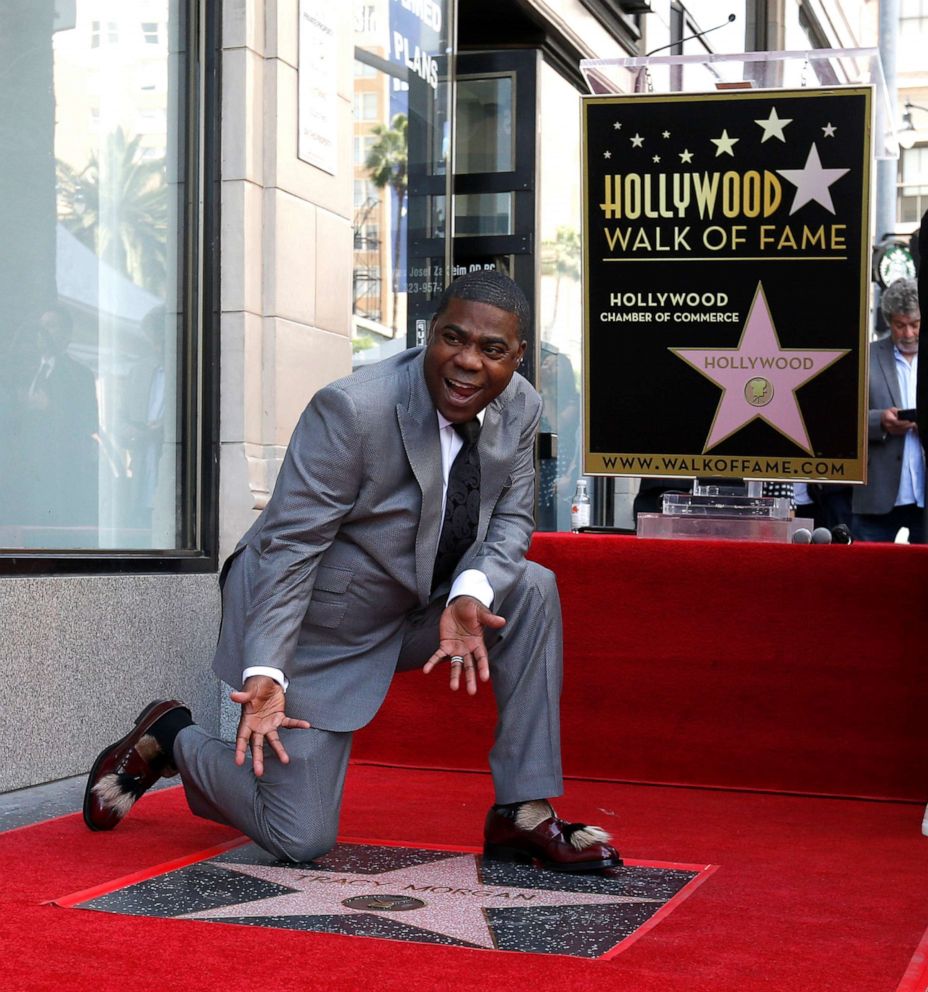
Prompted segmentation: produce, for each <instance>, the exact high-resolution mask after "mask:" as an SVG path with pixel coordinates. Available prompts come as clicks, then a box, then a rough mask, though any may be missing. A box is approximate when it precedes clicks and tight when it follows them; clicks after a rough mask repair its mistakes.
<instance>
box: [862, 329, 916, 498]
mask: <svg viewBox="0 0 928 992" xmlns="http://www.w3.org/2000/svg"><path fill="white" fill-rule="evenodd" d="M869 391H870V402H869V407H870V413H869V415H868V424H867V435H868V439H869V451H868V454H867V484H866V485H865V486H855V487H854V493H853V496H852V498H851V508H852V509H853V511H854V513H889V512H890V511H891V510H892V508H893V506H894V505H895V502H896V495H897V494H898V492H899V480H900V478H901V476H902V449H903V447H904V446H905V438H904V437H902V436H901V435H900V436H896V435H894V434H885V433H884V432H883V428H882V427H881V426H880V414H881V413H882V412H883V411H884V410H886V409H887V408H888V407H891V406H895V407H902V406H903V405H904V404H903V402H902V396H901V394H900V392H899V380H898V378H897V377H896V360H895V358H894V357H893V342H892V339H891V338H884V339H883V340H882V341H875V342H874V343H873V344H871V345H870V387H869Z"/></svg>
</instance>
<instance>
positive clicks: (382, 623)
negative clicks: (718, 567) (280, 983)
mask: <svg viewBox="0 0 928 992" xmlns="http://www.w3.org/2000/svg"><path fill="white" fill-rule="evenodd" d="M529 319H530V316H529V308H528V303H527V301H526V300H525V297H524V295H523V294H522V292H521V291H520V290H519V289H518V287H517V286H516V285H515V283H514V282H512V280H510V279H509V278H508V277H506V276H503V275H502V274H500V273H497V272H478V273H473V274H469V275H467V276H463V277H462V278H460V279H458V280H456V281H455V282H453V283H452V284H451V286H449V287H448V289H447V290H446V291H445V293H444V295H443V296H442V298H441V300H440V301H439V305H438V310H437V312H436V314H435V316H434V318H433V319H432V323H431V327H430V330H429V342H428V345H427V347H426V348H425V349H411V350H409V351H405V352H403V353H401V354H400V355H398V356H395V357H393V358H390V359H387V360H386V361H384V362H380V363H378V364H376V365H373V366H371V367H368V368H365V369H362V370H361V371H359V372H357V373H355V374H354V375H352V376H348V377H347V378H345V379H341V380H339V381H338V382H335V383H332V384H331V385H329V386H327V387H325V388H324V389H322V390H320V391H319V392H318V393H317V394H316V395H315V396H314V397H313V400H312V402H311V403H310V404H309V406H308V407H307V408H306V410H305V412H304V413H303V416H302V418H301V419H300V422H299V423H298V425H297V427H296V430H295V431H294V434H293V437H292V439H291V441H290V445H289V447H288V450H287V454H286V457H285V459H284V463H283V466H282V468H281V471H280V476H279V478H278V480H277V485H276V487H275V490H274V494H273V496H272V498H271V500H270V501H269V503H268V506H267V508H266V509H265V511H264V512H263V513H262V514H261V516H260V517H259V518H258V520H257V521H256V522H255V523H254V525H253V526H252V527H251V529H250V530H249V531H248V532H247V533H246V534H245V536H244V537H243V538H242V540H241V541H240V542H239V544H238V546H237V548H236V549H235V551H234V553H233V555H232V556H231V558H230V560H229V561H228V562H227V563H226V567H225V569H224V574H223V581H222V585H223V622H222V628H221V632H220V637H219V644H218V647H217V650H216V655H215V659H214V662H213V667H214V670H215V671H216V673H217V674H218V675H219V676H220V677H221V678H222V679H224V680H225V681H226V682H228V683H230V684H232V685H234V686H240V687H241V688H239V689H237V690H236V691H235V692H233V693H232V698H233V700H235V701H236V702H237V703H239V704H241V707H242V713H241V719H240V722H239V727H238V731H237V737H236V742H235V744H234V745H232V744H228V743H225V742H223V741H220V740H218V739H216V738H215V737H212V736H211V735H209V734H207V733H206V732H205V731H204V730H202V729H201V728H200V727H197V726H196V725H195V724H193V723H192V720H191V717H190V713H189V711H188V710H187V709H186V708H185V707H184V706H183V705H182V704H180V703H178V702H176V701H174V700H170V701H161V702H157V703H153V704H152V705H151V706H149V707H148V708H147V709H146V710H145V711H144V712H143V713H142V714H141V716H140V717H139V721H138V723H137V725H136V727H135V728H134V729H133V730H132V731H131V732H130V733H129V734H128V735H127V736H126V737H124V738H123V739H122V740H121V741H119V742H117V743H116V744H114V745H112V746H110V747H109V748H106V749H105V750H104V751H103V752H102V753H101V755H100V757H99V758H98V759H97V761H96V763H95V765H94V768H93V770H92V771H91V774H90V777H89V780H88V784H87V792H86V795H85V803H84V818H85V821H86V822H87V824H88V826H90V827H91V828H92V829H96V830H106V829H111V828H112V827H114V826H115V825H116V824H117V823H118V822H119V821H120V820H121V818H122V817H123V816H124V815H125V813H126V812H127V811H128V809H129V808H130V807H131V805H132V804H133V803H134V801H135V800H136V799H137V798H138V796H140V795H141V794H142V792H144V791H145V789H146V788H148V787H149V786H150V785H151V784H153V782H154V781H156V780H157V778H159V777H160V776H161V775H166V774H172V773H176V771H179V772H180V775H181V779H182V781H183V784H184V788H185V790H186V794H187V799H188V802H189V804H190V807H191V809H192V810H193V811H194V812H195V813H197V814H199V815H200V816H204V817H207V818H210V819H213V820H217V821H218V822H221V823H226V824H230V825H232V826H234V827H236V828H238V829H239V830H241V831H242V832H243V833H245V834H246V835H248V836H249V837H251V838H252V839H253V840H254V841H255V842H257V843H258V844H259V845H261V846H262V847H264V848H265V849H266V850H268V851H270V852H271V853H273V854H274V855H276V856H277V857H279V858H281V859H284V860H290V861H298V862H300V861H308V860H311V859H313V858H316V857H318V856H320V855H321V854H323V853H325V852H326V851H328V850H329V849H330V848H331V847H332V846H333V845H334V844H335V839H336V833H337V828H338V816H339V808H340V803H341V796H342V789H343V784H344V778H345V772H346V768H347V763H348V756H349V751H350V746H351V737H352V733H353V732H354V731H355V730H357V729H359V728H360V727H362V726H364V724H366V723H367V722H368V721H369V720H370V719H371V718H372V717H373V716H374V714H375V713H376V712H377V709H378V708H379V707H380V705H381V703H382V701H383V699H384V696H385V694H386V692H387V689H388V687H389V685H390V681H391V679H392V677H393V675H394V673H395V672H396V671H402V670H406V669H411V668H417V667H424V670H425V672H426V673H428V672H431V671H433V670H434V669H436V668H437V667H439V666H442V667H443V666H444V665H445V664H447V665H448V672H449V674H448V680H449V686H450V688H451V689H452V690H457V689H458V688H459V687H460V686H462V685H463V686H464V688H465V689H466V691H467V692H468V693H471V694H473V693H475V692H476V691H477V687H478V683H479V682H487V681H492V687H493V693H494V696H495V699H496V703H497V708H498V712H499V723H498V726H497V732H496V740H495V743H494V745H493V748H492V751H491V752H490V767H491V771H492V774H493V782H494V787H495V792H496V803H495V805H494V806H493V807H492V808H491V810H490V812H489V814H488V816H487V820H486V824H485V854H486V855H487V856H489V857H496V858H506V859H519V860H529V861H537V862H540V863H541V864H544V865H546V866H548V867H551V868H556V869H559V870H568V871H598V870H601V869H608V868H611V867H614V866H616V865H619V864H621V860H620V858H619V856H618V853H617V852H616V851H615V849H614V848H612V847H611V846H609V845H608V843H607V842H608V840H609V837H608V835H607V834H605V833H604V832H603V831H601V830H600V829H599V828H596V827H588V826H586V825H584V824H568V823H565V822H564V821H562V820H560V819H558V817H557V816H556V814H555V812H554V810H553V808H552V807H551V805H550V803H549V802H548V799H549V797H551V796H556V795H558V794H559V793H560V792H561V788H562V778H561V763H560V731H559V718H558V701H559V695H560V689H561V620H560V605H559V601H558V596H557V587H556V584H555V581H554V576H553V575H552V573H551V572H549V571H548V570H547V569H544V568H542V567H541V566H539V565H537V564H536V563H534V562H530V561H527V560H526V558H525V553H526V550H527V548H528V545H529V541H530V539H531V534H532V530H533V506H534V444H535V433H536V430H537V427H538V421H539V418H540V415H541V402H540V399H539V396H538V394H537V393H536V392H535V390H534V389H532V387H531V386H530V385H529V384H528V382H526V380H525V379H523V378H522V376H519V375H515V374H514V373H515V372H516V370H517V368H518V366H519V365H520V364H521V361H522V356H523V354H524V351H525V347H526V342H525V334H526V331H527V328H528V321H529ZM478 432H479V433H478ZM459 434H461V435H466V437H464V438H462V436H459ZM249 752H250V753H249Z"/></svg>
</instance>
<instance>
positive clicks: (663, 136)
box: [661, 131, 670, 138]
mask: <svg viewBox="0 0 928 992" xmlns="http://www.w3.org/2000/svg"><path fill="white" fill-rule="evenodd" d="M661 137H662V138H669V137H670V132H669V131H663V132H662V133H661Z"/></svg>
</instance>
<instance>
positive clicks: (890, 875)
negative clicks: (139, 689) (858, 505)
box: [0, 535, 928, 992]
mask: <svg viewBox="0 0 928 992" xmlns="http://www.w3.org/2000/svg"><path fill="white" fill-rule="evenodd" d="M532 554H533V556H534V557H536V558H537V559H538V560H539V561H542V562H543V563H545V564H547V565H549V566H550V567H552V568H554V570H555V571H556V572H557V573H558V577H559V585H560V588H561V593H562V598H563V602H564V615H565V669H566V671H565V692H564V700H563V723H564V727H563V738H564V752H565V770H566V771H567V773H568V774H569V775H571V776H575V778H573V779H571V780H570V781H569V782H568V787H567V795H566V797H565V798H564V799H563V800H561V801H560V802H559V810H560V812H562V814H563V815H564V816H565V817H567V818H568V819H576V820H583V819H585V820H588V821H590V822H594V823H595V822H603V823H604V824H605V825H606V826H607V827H609V828H611V829H612V831H613V833H614V834H615V836H616V838H617V840H618V843H619V845H620V847H621V848H622V851H623V853H624V854H625V855H626V856H627V857H629V858H632V859H636V860H642V861H661V862H676V863H680V862H682V863H689V864H713V865H717V866H718V870H717V871H716V872H715V873H714V874H713V875H712V876H711V877H710V878H709V879H708V880H707V881H706V882H705V883H704V884H703V885H701V886H700V887H699V889H698V890H697V891H695V892H694V893H693V894H692V895H691V896H690V897H689V898H688V899H687V900H686V901H685V902H684V903H683V904H682V905H680V906H679V907H678V908H676V909H675V910H674V911H673V912H672V913H670V914H669V915H668V916H667V917H666V918H664V919H662V920H661V921H660V923H659V924H658V925H656V926H655V927H654V928H653V929H652V930H650V931H648V933H646V934H645V935H644V936H643V937H642V938H641V939H640V940H638V941H637V942H635V943H634V944H633V945H632V946H631V947H629V949H628V950H627V951H624V952H623V953H621V954H619V955H617V956H616V957H615V958H613V959H611V960H608V961H585V960H581V959H576V958H566V957H559V956H550V955H545V956H541V955H526V954H510V953H502V952H494V951H482V950H477V951H475V950H470V949H467V948H449V947H438V946H424V945H421V944H406V943H398V942H393V941H382V940H374V939H369V938H358V937H343V936H336V935H319V934H306V933H298V932H290V931H279V932H278V931H274V932H269V931H267V930H256V929H254V928H250V927H241V926H232V925H226V924H211V923H201V922H193V921H177V920H173V921H172V920H149V919H144V918H139V917H121V916H110V915H105V914H101V913H92V912H85V911H80V910H65V909H59V908H56V907H52V906H49V905H43V903H44V902H45V901H46V900H52V899H55V898H56V897H61V896H65V895H68V894H70V893H74V892H77V891H80V890H83V889H87V888H90V887H92V886H94V885H98V884H101V883H104V882H109V881H112V880H114V879H117V878H120V877H122V876H124V875H128V874H130V873H132V872H136V871H139V870H141V869H145V868H149V867H152V866H154V865H158V864H160V863H162V862H166V861H169V860H172V859H174V858H178V857H184V856H188V855H191V854H194V853H196V852H198V851H202V850H204V849H206V848H209V847H212V846H214V845H216V844H218V843H222V842H223V841H226V840H228V839H230V837H231V836H232V835H231V833H230V832H229V831H227V830H223V829H221V828H219V827H216V826H213V825H210V824H208V823H205V822H202V821H197V820H195V819H194V818H193V817H192V816H191V815H190V814H189V812H188V811H187V810H186V805H185V803H184V801H183V798H182V795H181V793H180V792H179V791H178V790H170V791H168V792H165V793H160V794H156V795H153V796H147V797H145V799H144V800H143V802H142V803H141V804H140V807H139V808H138V809H137V810H136V811H134V812H133V813H132V815H131V816H130V818H129V820H128V821H127V822H126V823H124V824H123V825H122V826H121V827H120V828H119V829H118V830H117V831H115V833H113V834H111V835H106V834H91V833H89V832H88V831H87V830H86V829H85V828H84V826H83V824H82V822H81V820H80V818H79V817H78V816H74V817H68V818H64V819H61V820H56V821H52V822H49V823H46V824H41V825H38V826H36V827H30V828H27V829H23V830H19V831H12V832H10V833H8V834H2V835H0V870H2V877H3V880H4V883H3V896H2V898H3V902H4V905H3V907H2V916H0V919H2V920H3V923H2V924H0V927H2V933H3V944H2V946H3V949H4V951H5V952H6V954H5V956H4V964H5V970H4V975H3V979H2V984H0V988H2V989H3V992H7V990H9V992H33V990H44V989H48V990H52V989H54V990H55V992H59V990H62V989H63V990H67V992H72V990H74V992H85V990H86V992H97V990H99V992H109V990H113V992H131V990H136V989H137V990H140V992H142V990H144V992H162V990H166V992H173V990H177V992H187V990H190V992H194V990H196V992H201V990H203V989H208V990H210V992H212V990H216V992H220V990H223V992H225V990H228V992H251V990H252V989H276V988H292V989H300V990H310V992H315V990H319V992H322V990H326V992H332V990H334V992H356V990H358V989H362V988H369V987H376V988H377V989H387V990H392V989H397V990H399V989H402V990H412V992H432V990H434V989H436V988H449V989H453V990H454V992H468V990H474V992H477V990H480V992H483V990H486V989H518V988H522V987H524V986H526V985H528V986H529V987H531V986H533V985H543V987H544V988H545V989H549V988H550V989H552V990H555V992H587V990H601V989H602V990H610V992H770V990H774V992H925V990H926V988H928V968H926V962H925V952H926V950H928V944H925V943H924V942H923V936H924V934H925V931H926V927H928V898H926V881H928V838H925V837H922V836H921V834H920V829H919V828H920V823H921V817H922V812H923V808H924V802H925V799H926V798H928V771H926V754H928V719H926V714H928V679H926V678H925V675H924V646H925V644H926V643H928V611H926V610H925V609H924V591H925V589H926V588H928V548H898V547H894V546H891V545H890V546H885V545H860V544H856V545H853V546H851V547H849V548H846V547H814V546H813V547H803V546H796V545H786V546H780V545H759V544H736V543H734V542H702V541H700V542H687V541H638V540H636V539H631V538H616V537H594V536H591V535H579V536H578V535H539V536H538V537H537V538H536V540H535V542H534V543H533V546H532ZM888 584H889V585H891V589H892V593H891V595H889V594H886V593H885V592H884V590H886V589H887V585H888ZM443 676H444V673H442V674H440V675H436V674H433V675H432V676H429V677H425V676H422V675H420V674H415V673H413V674H409V675H406V676H403V677H402V678H400V679H398V680H397V684H396V685H395V687H394V689H393V690H391V693H390V697H389V699H388V701H387V703H386V706H385V708H384V710H383V711H382V713H381V714H380V715H379V716H378V718H377V720H376V721H375V722H374V724H373V725H372V726H371V727H369V728H366V729H365V730H364V731H362V732H361V733H360V734H359V735H358V737H357V743H356V750H355V758H356V759H365V761H367V762H369V763H368V764H355V765H354V766H353V767H352V769H351V773H350V775H349V780H348V787H347V792H346V799H345V807H344V816H343V821H342V835H343V838H344V839H346V840H351V839H364V840H378V839H379V840H383V841H394V842H405V843H410V844H415V843H420V844H422V845H426V846H428V845H436V844H447V845H451V846H454V847H465V848H466V847H474V846H478V845H479V843H480V831H481V825H482V821H483V815H484V812H485V810H486V806H487V804H488V803H489V802H490V799H491V787H490V782H489V779H488V777H487V776H486V775H485V774H484V773H483V772H482V770H483V769H484V768H485V767H486V750H487V747H488V745H489V742H490V740H491V737H492V725H493V714H492V705H491V697H490V693H489V692H488V691H486V689H484V691H483V692H482V693H481V695H480V697H479V698H478V699H477V700H472V699H469V698H467V697H465V696H463V695H460V696H459V697H458V698H452V699H449V692H448V690H447V683H446V681H445V678H444V677H443ZM404 765H405V766H407V767H405V768H402V767H390V766H404ZM410 766H420V767H421V766H429V767H431V768H432V769H441V768H447V769H458V770H456V771H454V770H451V771H440V770H432V771H427V770H425V771H424V770H419V771H416V770H413V768H412V767H410ZM466 769H479V770H481V771H480V772H478V773H474V772H470V771H467V770H466ZM593 779H599V780H600V781H592V780H593ZM648 781H651V782H660V783H684V784H686V785H687V786H690V787H682V788H672V787H668V786H666V785H665V786H648V785H642V784H631V783H634V782H648ZM623 782H624V783H625V784H623ZM696 785H709V786H713V787H717V788H714V789H700V788H693V787H692V786H696ZM737 790H742V791H737ZM746 790H752V791H746ZM776 793H781V794H776ZM786 793H801V794H804V795H795V794H794V795H789V794H786ZM816 794H817V795H818V797H816ZM829 796H831V797H842V796H843V797H865V796H870V797H879V798H880V799H881V800H882V801H863V800H861V799H854V798H826V797H829Z"/></svg>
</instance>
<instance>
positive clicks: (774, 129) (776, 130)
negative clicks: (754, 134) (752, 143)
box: [754, 107, 793, 144]
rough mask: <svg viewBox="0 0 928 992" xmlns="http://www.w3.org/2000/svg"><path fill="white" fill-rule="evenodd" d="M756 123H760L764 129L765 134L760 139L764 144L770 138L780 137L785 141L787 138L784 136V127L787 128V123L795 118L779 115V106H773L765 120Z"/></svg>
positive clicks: (790, 122)
mask: <svg viewBox="0 0 928 992" xmlns="http://www.w3.org/2000/svg"><path fill="white" fill-rule="evenodd" d="M754 123H755V124H759V125H760V126H761V127H762V128H763V129H764V136H763V138H761V139H760V143H761V144H763V143H764V142H765V141H766V140H767V139H768V138H779V139H780V141H782V142H784V143H785V141H786V138H785V137H784V136H783V128H785V127H786V125H787V124H792V123H793V118H792V117H778V116H777V108H776V107H771V108H770V116H769V117H768V118H767V119H766V120H765V121H763V120H761V121H754Z"/></svg>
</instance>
